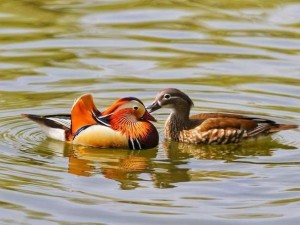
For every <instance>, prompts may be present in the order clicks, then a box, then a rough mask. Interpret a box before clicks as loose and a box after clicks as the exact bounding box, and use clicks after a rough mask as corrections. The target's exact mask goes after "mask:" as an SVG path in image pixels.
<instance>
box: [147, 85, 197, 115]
mask: <svg viewBox="0 0 300 225" xmlns="http://www.w3.org/2000/svg"><path fill="white" fill-rule="evenodd" d="M193 105H194V103H193V101H192V100H191V99H190V97H189V96H187V95H186V94H185V93H183V92H182V91H180V90H178V89H176V88H167V89H163V90H161V91H160V92H158V94H157V95H156V97H155V100H154V102H153V103H152V104H151V105H150V106H148V107H147V109H149V112H150V113H151V112H154V111H156V110H158V109H160V108H171V109H173V110H175V111H179V112H180V111H188V112H189V111H190V109H191V107H192V106H193Z"/></svg>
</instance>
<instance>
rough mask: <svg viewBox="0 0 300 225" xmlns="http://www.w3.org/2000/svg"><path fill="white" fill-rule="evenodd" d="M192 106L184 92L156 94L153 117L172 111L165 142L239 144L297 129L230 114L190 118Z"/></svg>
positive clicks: (260, 119) (210, 114) (269, 121)
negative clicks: (250, 139)
mask: <svg viewBox="0 0 300 225" xmlns="http://www.w3.org/2000/svg"><path fill="white" fill-rule="evenodd" d="M193 105H194V104H193V101H192V100H191V99H190V98H189V96H187V95H186V94H185V93H183V92H182V91H180V90H178V89H175V88H167V89H163V90H161V91H160V92H159V93H158V94H157V96H156V98H155V100H154V102H153V103H152V105H150V106H148V107H147V109H149V110H150V111H149V112H150V113H151V112H154V111H156V110H158V109H160V108H171V109H172V112H171V114H170V116H169V118H168V119H167V121H166V123H165V136H166V138H167V139H172V140H175V141H177V142H186V143H193V144H229V143H238V142H240V141H242V140H244V139H249V138H256V137H259V136H263V135H268V134H273V133H276V132H278V131H281V130H288V129H292V128H297V127H298V126H297V125H287V124H278V123H276V122H274V121H272V120H268V119H262V118H256V117H247V116H243V115H236V114H230V113H202V114H198V115H193V116H191V117H190V110H191V107H192V106H193Z"/></svg>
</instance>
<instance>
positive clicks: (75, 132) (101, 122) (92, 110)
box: [22, 94, 159, 149]
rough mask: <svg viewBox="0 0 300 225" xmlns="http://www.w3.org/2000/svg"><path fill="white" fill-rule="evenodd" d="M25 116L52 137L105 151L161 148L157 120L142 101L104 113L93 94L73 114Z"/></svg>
mask: <svg viewBox="0 0 300 225" xmlns="http://www.w3.org/2000/svg"><path fill="white" fill-rule="evenodd" d="M22 116H24V117H27V118H28V119H31V120H33V121H34V122H37V123H38V124H39V125H40V126H41V128H42V129H43V131H44V132H45V133H46V135H47V136H48V137H50V138H53V139H56V140H61V141H66V142H69V143H72V144H76V145H84V146H92V147H102V148H129V149H148V148H153V147H155V146H157V145H158V139H159V137H158V132H157V130H156V128H155V127H154V125H153V124H152V123H150V122H149V121H156V120H155V118H154V117H153V116H151V115H150V114H149V113H148V111H147V110H146V108H145V106H144V104H143V103H142V102H141V100H139V99H137V98H134V97H126V98H121V99H119V100H117V101H116V102H115V103H113V104H112V105H111V106H110V107H109V108H108V109H106V110H105V111H103V112H102V113H101V112H100V111H99V110H98V109H97V108H96V106H95V104H94V100H93V97H92V96H91V95H90V94H86V95H83V96H81V97H80V98H79V99H78V100H77V101H75V103H74V105H73V107H72V110H71V114H70V115H69V114H60V115H46V116H40V115H33V114H22Z"/></svg>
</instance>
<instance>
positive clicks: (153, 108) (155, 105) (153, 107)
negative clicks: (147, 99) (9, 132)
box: [147, 102, 161, 113]
mask: <svg viewBox="0 0 300 225" xmlns="http://www.w3.org/2000/svg"><path fill="white" fill-rule="evenodd" d="M160 108H161V106H160V104H159V103H158V102H153V103H152V105H149V106H148V107H147V109H148V112H149V113H152V112H154V111H156V110H158V109H160Z"/></svg>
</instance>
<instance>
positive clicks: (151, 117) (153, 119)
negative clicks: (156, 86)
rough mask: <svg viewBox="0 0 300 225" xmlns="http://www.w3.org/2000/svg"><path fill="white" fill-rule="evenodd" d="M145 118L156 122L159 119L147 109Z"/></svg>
mask: <svg viewBox="0 0 300 225" xmlns="http://www.w3.org/2000/svg"><path fill="white" fill-rule="evenodd" d="M143 119H144V120H150V121H153V122H156V121H157V120H156V119H155V118H154V117H153V116H152V115H151V114H150V113H149V112H148V111H146V112H145V114H144V115H143Z"/></svg>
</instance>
